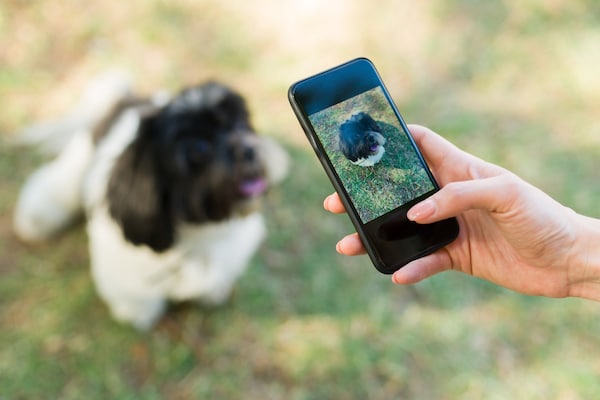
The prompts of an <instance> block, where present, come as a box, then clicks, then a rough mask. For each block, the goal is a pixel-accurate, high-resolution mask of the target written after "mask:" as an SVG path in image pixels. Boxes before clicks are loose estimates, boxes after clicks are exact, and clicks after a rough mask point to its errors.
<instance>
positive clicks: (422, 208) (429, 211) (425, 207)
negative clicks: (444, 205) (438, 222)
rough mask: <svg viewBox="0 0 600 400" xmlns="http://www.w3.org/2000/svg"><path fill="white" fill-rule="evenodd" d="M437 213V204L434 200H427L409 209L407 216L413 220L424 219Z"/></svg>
mask: <svg viewBox="0 0 600 400" xmlns="http://www.w3.org/2000/svg"><path fill="white" fill-rule="evenodd" d="M433 213H435V204H434V202H433V201H432V200H425V201H422V202H420V203H419V204H417V205H415V206H414V207H413V208H411V209H410V210H408V213H407V214H406V216H407V217H408V219H409V220H411V221H422V220H424V219H426V218H428V217H431V216H432V215H433Z"/></svg>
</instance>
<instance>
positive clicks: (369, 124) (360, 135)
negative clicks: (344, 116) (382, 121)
mask: <svg viewBox="0 0 600 400" xmlns="http://www.w3.org/2000/svg"><path fill="white" fill-rule="evenodd" d="M338 139H339V147H340V151H341V152H342V153H343V154H344V156H346V158H347V159H348V160H350V161H351V162H353V163H354V164H357V165H360V166H372V165H374V164H376V163H377V162H379V161H380V160H381V157H382V156H383V153H384V152H385V148H384V147H383V145H384V144H385V142H386V140H385V138H384V137H383V135H382V134H381V129H380V128H379V126H378V125H377V122H375V120H374V119H373V118H371V116H370V115H369V114H367V113H364V112H361V113H358V114H354V115H352V116H351V117H350V118H349V119H348V120H346V121H344V123H342V125H341V126H340V131H339V136H338Z"/></svg>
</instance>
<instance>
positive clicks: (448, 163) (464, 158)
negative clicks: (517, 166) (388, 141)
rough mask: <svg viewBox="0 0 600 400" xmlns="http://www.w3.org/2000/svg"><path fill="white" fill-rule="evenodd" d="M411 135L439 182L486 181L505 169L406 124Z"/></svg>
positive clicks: (438, 136)
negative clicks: (484, 179) (481, 179)
mask: <svg viewBox="0 0 600 400" xmlns="http://www.w3.org/2000/svg"><path fill="white" fill-rule="evenodd" d="M408 128H409V130H410V132H411V135H412V137H413V139H414V141H415V143H416V144H417V147H419V149H420V150H421V153H422V154H423V157H424V158H425V161H427V164H428V165H429V167H430V168H431V171H432V172H433V174H434V175H435V177H436V179H437V180H438V181H439V183H440V184H441V185H442V186H444V185H445V184H447V183H449V182H452V181H461V180H469V179H479V178H486V177H490V176H495V175H498V174H501V173H502V172H503V171H504V170H503V169H502V168H500V167H498V166H496V165H493V164H490V163H487V162H485V161H483V160H481V159H480V158H477V157H475V156H474V155H472V154H469V153H467V152H465V151H463V150H461V149H459V148H458V147H456V146H455V145H453V144H452V143H450V142H449V141H447V140H446V139H444V138H443V137H441V136H440V135H438V134H437V133H435V132H433V131H432V130H430V129H428V128H426V127H423V126H420V125H408Z"/></svg>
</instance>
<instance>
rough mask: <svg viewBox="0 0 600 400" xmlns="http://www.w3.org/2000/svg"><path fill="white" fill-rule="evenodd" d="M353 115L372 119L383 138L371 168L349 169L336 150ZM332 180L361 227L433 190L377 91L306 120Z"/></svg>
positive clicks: (349, 164)
mask: <svg viewBox="0 0 600 400" xmlns="http://www.w3.org/2000/svg"><path fill="white" fill-rule="evenodd" d="M358 112H366V113H367V114H369V115H370V116H371V117H372V118H374V119H375V121H376V123H377V125H378V126H379V128H380V130H381V132H380V133H381V134H382V135H383V137H384V138H385V139H386V142H385V146H384V147H385V154H384V155H383V157H382V158H381V161H379V162H378V163H377V164H376V165H374V166H371V167H362V166H358V165H355V164H353V163H352V162H350V161H349V160H348V159H346V158H345V156H344V155H343V154H342V152H341V151H340V148H339V141H338V134H339V132H340V125H342V124H343V123H344V122H345V121H346V120H348V118H350V117H351V116H352V115H355V114H357V113H358ZM310 120H311V123H312V124H313V127H314V129H315V132H316V133H317V136H318V137H319V140H320V142H321V143H322V145H323V147H324V148H325V152H326V153H327V156H328V157H329V159H330V161H331V164H332V165H333V167H334V169H335V171H336V173H337V175H338V176H339V178H340V180H341V182H342V184H343V185H344V188H345V189H346V190H347V192H348V195H349V196H350V198H351V199H352V202H353V204H354V205H355V206H356V209H357V212H358V215H359V216H360V218H361V220H362V221H363V222H365V223H366V222H370V221H372V220H373V219H376V218H378V217H381V216H382V215H384V214H386V213H388V212H390V211H392V210H394V209H396V208H397V207H399V206H402V205H404V204H406V203H408V202H409V201H411V200H414V199H416V198H418V197H419V196H422V195H424V194H426V193H428V192H430V191H432V190H433V189H434V187H433V185H432V184H431V181H430V179H429V176H428V175H427V172H426V171H425V169H424V167H423V164H422V162H421V160H420V158H419V156H418V155H417V153H416V152H415V151H414V149H413V146H412V144H411V142H410V140H409V138H408V137H407V136H406V133H405V132H404V131H403V129H402V127H401V126H400V124H399V122H398V120H397V118H396V116H395V114H394V113H393V111H392V109H391V108H390V106H389V104H388V102H387V99H386V98H385V96H384V94H383V92H381V90H379V89H376V90H371V91H368V92H365V93H362V94H361V95H359V96H355V97H353V98H351V99H348V100H346V101H344V102H342V103H339V104H336V105H334V106H331V107H328V108H327V109H325V110H322V111H319V112H318V113H315V114H312V115H311V116H310Z"/></svg>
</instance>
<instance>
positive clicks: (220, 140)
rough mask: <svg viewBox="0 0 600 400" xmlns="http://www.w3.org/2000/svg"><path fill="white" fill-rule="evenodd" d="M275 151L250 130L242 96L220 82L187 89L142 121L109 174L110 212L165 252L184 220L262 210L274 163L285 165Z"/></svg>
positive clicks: (132, 236)
mask: <svg viewBox="0 0 600 400" xmlns="http://www.w3.org/2000/svg"><path fill="white" fill-rule="evenodd" d="M276 150H277V149H276V148H275V147H274V145H273V144H272V143H268V142H267V141H266V139H261V138H259V136H258V135H257V134H256V133H255V132H254V130H253V129H252V126H251V124H250V120H249V115H248V111H247V109H246V105H245V102H244V100H243V98H242V97H241V96H240V95H239V94H237V93H235V92H233V91H232V90H231V89H229V88H227V87H225V86H223V85H221V84H218V83H207V84H204V85H200V86H197V87H192V88H189V89H186V90H183V91H182V92H181V93H179V94H178V95H177V96H176V97H174V98H173V99H172V101H171V102H170V103H168V104H167V105H165V106H164V107H163V108H161V109H159V110H158V111H157V112H156V113H154V114H153V115H150V116H147V117H145V118H143V119H142V121H141V123H140V127H139V130H138V134H137V137H136V139H135V140H134V141H133V142H132V143H131V144H130V145H129V147H128V148H127V149H126V150H125V151H124V153H123V154H122V155H121V157H120V158H119V160H118V161H117V163H116V165H115V169H114V170H113V173H112V175H111V178H110V180H109V185H108V192H107V197H108V201H109V211H110V213H111V216H112V217H113V218H114V219H115V220H116V221H117V223H119V224H120V226H121V228H122V230H123V232H124V234H125V237H126V239H127V240H129V241H130V242H133V243H135V244H145V245H148V246H150V247H151V248H152V249H154V250H156V251H162V250H165V249H167V248H168V247H170V246H171V245H172V244H173V242H174V240H175V236H176V227H177V224H178V223H179V222H185V223H191V224H201V223H206V222H219V221H223V220H225V219H228V218H230V217H232V216H235V215H245V214H247V213H249V212H252V211H254V210H256V208H257V207H258V205H259V199H260V197H261V195H262V194H263V193H264V192H265V190H266V189H267V187H268V185H269V183H270V182H271V181H272V180H273V179H272V178H273V175H274V173H273V169H274V168H284V166H273V165H272V164H273V163H272V162H271V160H269V158H270V157H271V155H272V154H271V153H273V152H274V151H275V152H276ZM276 156H277V155H276Z"/></svg>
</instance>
